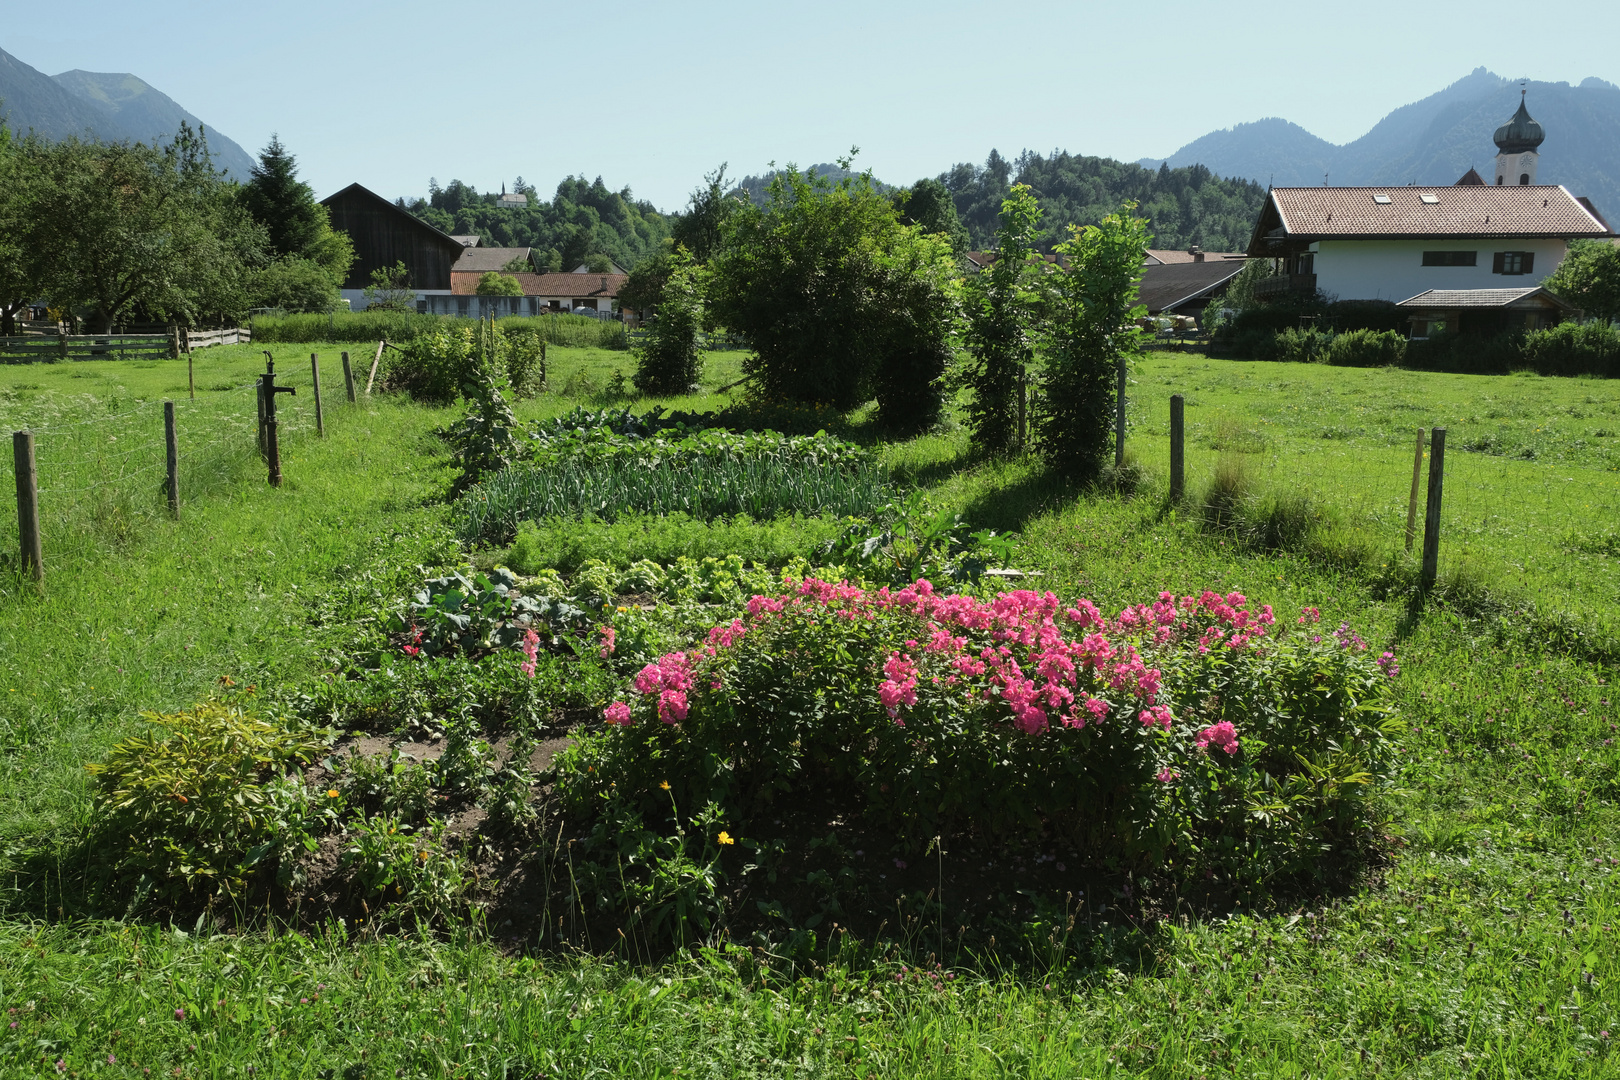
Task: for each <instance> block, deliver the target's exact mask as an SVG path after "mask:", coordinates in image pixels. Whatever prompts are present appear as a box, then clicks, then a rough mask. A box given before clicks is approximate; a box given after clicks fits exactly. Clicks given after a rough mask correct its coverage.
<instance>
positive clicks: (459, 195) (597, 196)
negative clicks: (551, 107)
mask: <svg viewBox="0 0 1620 1080" xmlns="http://www.w3.org/2000/svg"><path fill="white" fill-rule="evenodd" d="M520 181H521V178H520ZM514 190H515V191H518V192H522V193H523V194H526V195H528V196H529V201H528V203H527V204H526V205H524V206H501V205H499V198H500V196H499V194H498V193H497V192H493V191H491V192H484V193H481V192H479V191H477V190H475V189H474V188H473V187H471V186H470V185H468V184H464V183H462V182H461V181H459V180H452V181H451V182H450V183H449V184H448V185H447V186H444V187H440V186H439V184H438V183H437V182H436V181H432V180H430V181H428V198H426V199H414V200H408V201H407V204H406V207H405V208H406V209H407V210H409V211H410V212H411V213H412V214H414V215H416V216H417V217H419V218H421V219H422V220H423V221H426V222H427V223H428V224H430V225H432V226H433V227H435V228H437V229H441V230H443V231H444V232H447V233H451V234H455V235H463V234H468V233H475V234H477V235H479V236H482V237H483V238H484V241H483V242H484V243H485V244H486V245H489V246H492V247H529V248H534V249H535V250H536V252H537V253H542V254H541V256H540V258H541V262H542V266H543V269H546V270H550V271H557V270H562V269H572V268H573V267H575V266H578V265H579V264H580V263H582V262H588V261H589V259H590V257H591V256H592V255H605V256H607V257H609V258H611V259H613V260H614V261H615V262H617V263H618V264H619V265H620V266H626V267H633V266H635V265H636V264H637V263H638V262H640V261H641V260H642V259H644V258H646V257H647V256H649V255H652V254H653V253H655V252H657V251H658V250H659V249H660V247H662V245H663V243H664V240H665V239H666V238H667V237H668V236H669V235H670V227H671V224H672V223H671V221H670V219H669V218H668V217H666V216H665V215H663V214H661V213H659V212H658V210H657V209H656V208H655V207H654V206H653V205H652V204H651V203H649V202H647V201H646V200H643V199H637V198H635V197H634V196H633V195H632V194H631V193H630V189H629V188H624V189H622V190H620V191H610V190H609V189H608V187H607V185H606V184H604V183H603V182H602V179H601V177H598V178H597V179H596V180H594V181H588V180H586V179H585V178H584V177H582V176H570V177H566V178H564V179H563V180H562V181H560V182H559V183H558V184H557V190H556V192H555V194H554V195H553V196H552V198H551V199H550V200H545V199H541V198H539V195H538V193H537V192H536V191H535V190H534V188H533V187H532V186H531V185H528V184H524V183H521V182H519V183H517V184H515V185H514Z"/></svg>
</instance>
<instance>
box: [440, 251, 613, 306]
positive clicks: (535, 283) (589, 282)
mask: <svg viewBox="0 0 1620 1080" xmlns="http://www.w3.org/2000/svg"><path fill="white" fill-rule="evenodd" d="M486 250H493V249H486ZM483 273H484V272H483V271H463V270H461V269H460V268H459V267H458V268H457V270H456V272H454V273H452V274H451V275H450V292H451V293H452V294H453V295H455V296H473V295H476V294H477V292H478V279H479V278H480V277H482V276H483ZM511 276H512V277H515V278H517V279H518V284H520V285H522V286H523V295H524V296H545V297H551V298H555V299H559V300H587V299H593V298H594V299H597V300H603V299H607V300H611V299H613V298H614V297H616V296H618V295H619V290H620V289H622V288H624V282H625V278H626V275H624V274H512V275H511Z"/></svg>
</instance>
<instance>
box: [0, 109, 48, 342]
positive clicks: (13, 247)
mask: <svg viewBox="0 0 1620 1080" xmlns="http://www.w3.org/2000/svg"><path fill="white" fill-rule="evenodd" d="M31 193H32V188H31V186H30V185H29V184H28V183H26V182H25V176H24V173H23V168H22V155H21V154H20V153H19V152H18V149H17V147H16V146H15V145H14V144H13V143H12V140H11V132H10V131H8V130H7V129H6V126H5V125H4V124H0V336H9V335H11V334H14V333H16V332H17V322H16V320H17V315H18V313H19V312H21V311H22V310H23V308H25V307H27V305H28V304H29V302H30V301H33V300H37V299H39V297H40V289H39V275H38V267H37V265H36V264H35V262H36V261H35V260H33V259H31V258H30V257H29V252H28V247H27V244H26V243H25V242H24V238H23V230H24V228H25V227H26V224H27V222H28V219H29V209H28V200H29V197H30V195H31Z"/></svg>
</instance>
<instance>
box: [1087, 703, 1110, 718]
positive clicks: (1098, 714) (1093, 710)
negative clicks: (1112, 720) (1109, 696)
mask: <svg viewBox="0 0 1620 1080" xmlns="http://www.w3.org/2000/svg"><path fill="white" fill-rule="evenodd" d="M1086 711H1087V712H1089V713H1090V714H1091V715H1092V716H1093V717H1094V718H1096V719H1097V720H1099V721H1100V720H1102V719H1103V718H1104V717H1106V716H1107V715H1108V702H1106V701H1104V700H1103V699H1102V698H1098V697H1094V698H1087V699H1086Z"/></svg>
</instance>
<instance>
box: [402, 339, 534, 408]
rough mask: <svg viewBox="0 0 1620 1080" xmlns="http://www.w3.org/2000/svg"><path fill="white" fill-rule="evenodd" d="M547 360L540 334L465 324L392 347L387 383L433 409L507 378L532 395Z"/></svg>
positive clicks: (522, 392) (514, 386)
mask: <svg viewBox="0 0 1620 1080" xmlns="http://www.w3.org/2000/svg"><path fill="white" fill-rule="evenodd" d="M545 356H546V345H545V342H544V340H542V339H541V338H540V337H539V336H538V335H536V334H533V333H530V332H525V333H516V334H509V333H507V332H506V331H504V330H502V329H501V327H500V325H499V324H495V325H490V324H486V323H469V322H467V321H465V320H463V321H461V323H460V324H459V325H445V326H439V327H437V328H435V329H433V330H431V331H429V332H428V333H426V334H423V335H421V336H419V337H418V338H416V339H415V340H414V341H412V342H410V343H409V344H407V345H405V346H403V347H401V348H395V349H389V350H388V351H387V353H386V356H385V362H384V363H383V369H382V383H383V386H385V387H386V388H387V389H389V390H395V391H399V392H401V393H404V394H408V395H409V396H410V397H411V398H412V399H414V400H416V401H422V402H426V403H428V404H430V405H449V404H451V403H452V402H454V401H455V400H456V398H457V397H460V396H462V395H467V396H469V397H476V396H480V395H483V394H485V393H486V392H487V391H486V388H484V385H483V384H484V383H485V382H486V381H487V380H488V379H489V378H495V379H505V380H506V381H507V382H508V384H509V385H510V386H511V387H512V389H513V390H514V391H515V392H516V393H517V394H518V395H519V396H522V397H528V396H532V395H533V394H535V393H538V392H539V390H540V389H541V388H542V387H543V386H544V384H545V378H546V369H545Z"/></svg>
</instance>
